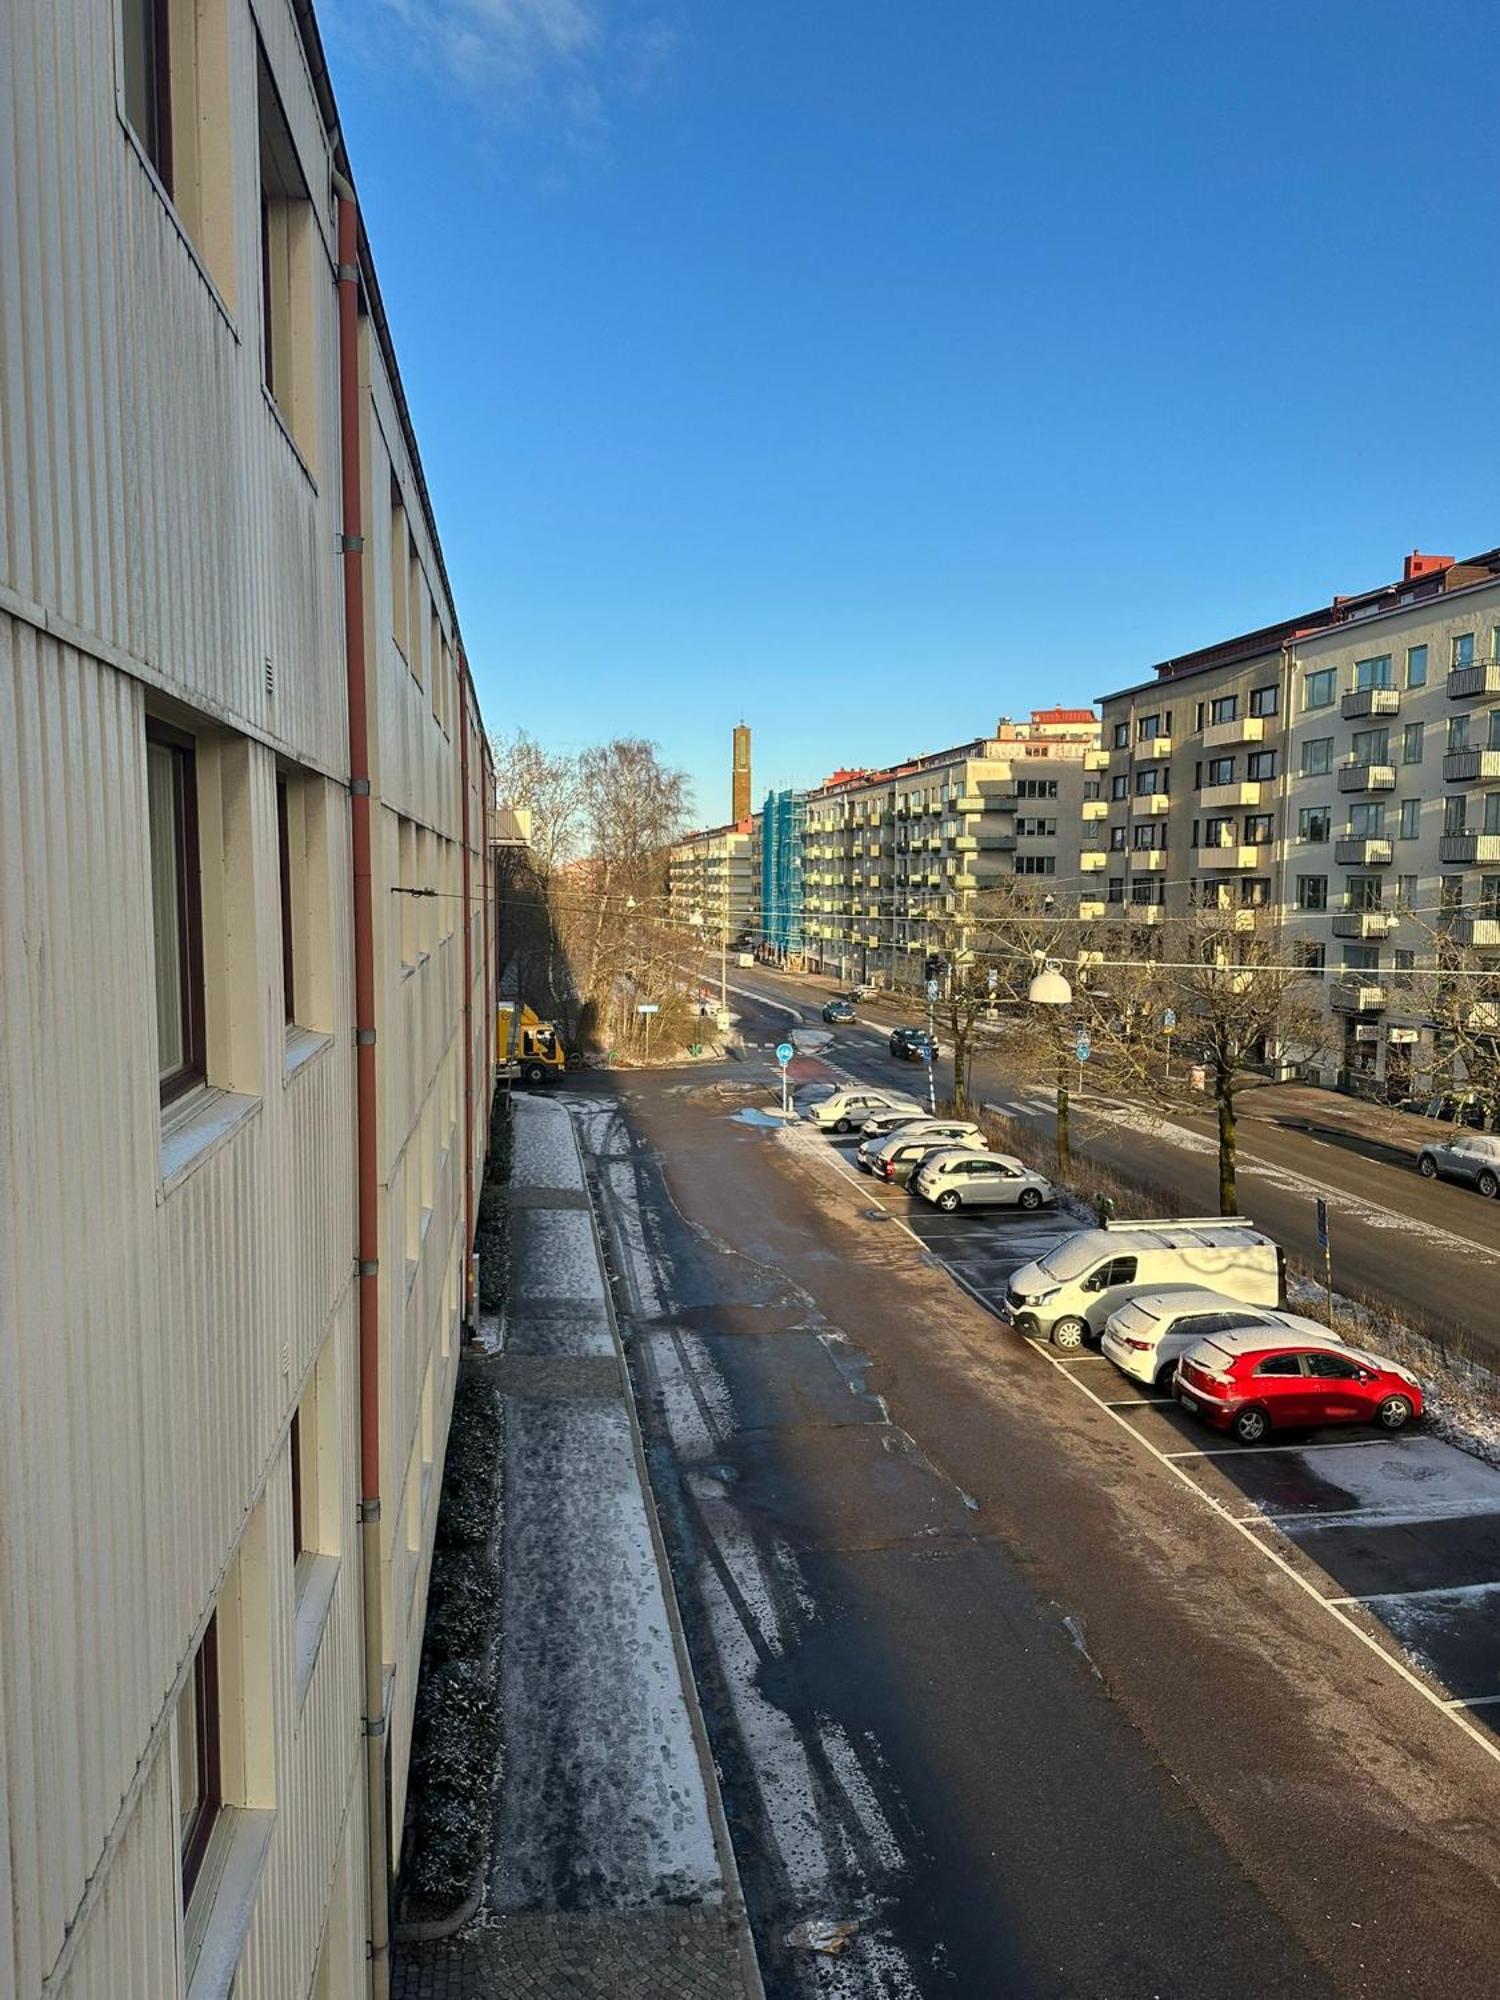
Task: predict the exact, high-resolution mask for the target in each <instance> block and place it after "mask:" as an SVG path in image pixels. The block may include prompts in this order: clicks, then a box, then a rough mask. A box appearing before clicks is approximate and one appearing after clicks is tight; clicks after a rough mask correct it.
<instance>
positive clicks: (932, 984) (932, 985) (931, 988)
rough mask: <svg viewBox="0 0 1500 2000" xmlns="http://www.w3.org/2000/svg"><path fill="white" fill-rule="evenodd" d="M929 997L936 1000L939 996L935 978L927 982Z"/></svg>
mask: <svg viewBox="0 0 1500 2000" xmlns="http://www.w3.org/2000/svg"><path fill="white" fill-rule="evenodd" d="M927 997H928V999H929V1000H936V998H937V997H938V983H937V981H936V980H935V979H929V980H928V982H927Z"/></svg>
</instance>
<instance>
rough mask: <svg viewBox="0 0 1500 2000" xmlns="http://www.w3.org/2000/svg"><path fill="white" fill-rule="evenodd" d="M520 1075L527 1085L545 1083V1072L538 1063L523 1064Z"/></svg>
mask: <svg viewBox="0 0 1500 2000" xmlns="http://www.w3.org/2000/svg"><path fill="white" fill-rule="evenodd" d="M521 1074H522V1076H523V1077H524V1078H525V1079H526V1081H527V1082H528V1083H545V1082H546V1081H547V1072H546V1070H545V1069H544V1068H543V1067H542V1065H541V1064H540V1063H527V1064H525V1065H524V1067H523V1068H522V1070H521Z"/></svg>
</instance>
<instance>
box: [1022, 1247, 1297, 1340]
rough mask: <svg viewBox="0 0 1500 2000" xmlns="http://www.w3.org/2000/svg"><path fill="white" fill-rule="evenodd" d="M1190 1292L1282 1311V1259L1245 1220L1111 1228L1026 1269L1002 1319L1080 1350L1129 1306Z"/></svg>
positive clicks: (1060, 1250)
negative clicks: (1141, 1298) (1154, 1295)
mask: <svg viewBox="0 0 1500 2000" xmlns="http://www.w3.org/2000/svg"><path fill="white" fill-rule="evenodd" d="M1187 1286H1193V1287H1195V1288H1198V1287H1202V1288H1205V1289H1207V1290H1209V1291H1214V1292H1225V1293H1227V1294H1228V1296H1229V1297H1230V1298H1232V1299H1242V1300H1243V1301H1244V1302H1245V1304H1246V1305H1252V1306H1276V1305H1280V1304H1282V1302H1283V1301H1284V1299H1285V1297H1286V1260H1285V1259H1284V1257H1283V1256H1282V1254H1281V1251H1280V1249H1279V1248H1278V1247H1277V1245H1276V1244H1274V1243H1273V1242H1272V1241H1271V1239H1270V1237H1269V1236H1264V1235H1262V1234H1261V1232H1260V1231H1259V1230H1258V1229H1257V1228H1256V1227H1255V1224H1254V1223H1253V1222H1250V1221H1249V1220H1247V1219H1246V1218H1245V1217H1243V1216H1237V1215H1202V1216H1188V1217H1186V1218H1184V1219H1183V1220H1182V1221H1180V1222H1179V1221H1176V1220H1174V1219H1171V1218H1164V1219H1162V1220H1161V1221H1151V1222H1112V1223H1109V1224H1107V1225H1106V1226H1105V1227H1104V1228H1103V1229H1080V1230H1079V1231H1078V1233H1077V1234H1076V1235H1074V1236H1065V1237H1064V1238H1063V1240H1062V1242H1061V1243H1059V1244H1058V1246H1057V1248H1056V1249H1055V1250H1049V1251H1048V1252H1047V1255H1046V1256H1045V1257H1043V1258H1040V1259H1039V1260H1038V1261H1037V1262H1036V1263H1035V1264H1023V1265H1022V1266H1021V1268H1020V1270H1019V1271H1017V1272H1016V1273H1015V1274H1014V1276H1013V1277H1012V1278H1011V1281H1010V1285H1009V1287H1008V1289H1007V1291H1006V1294H1005V1317H1006V1318H1007V1319H1008V1320H1009V1321H1010V1323H1011V1325H1012V1326H1014V1327H1015V1328H1017V1330H1018V1331H1019V1332H1021V1333H1028V1334H1033V1335H1035V1336H1036V1337H1037V1338H1039V1339H1046V1338H1048V1337H1050V1338H1051V1340H1052V1343H1053V1345H1054V1346H1056V1347H1069V1348H1075V1347H1082V1345H1083V1343H1084V1342H1085V1341H1086V1340H1089V1339H1091V1338H1093V1337H1094V1336H1096V1335H1098V1334H1099V1333H1101V1332H1102V1331H1103V1329H1104V1322H1105V1321H1106V1320H1107V1319H1108V1318H1109V1316H1110V1314H1111V1313H1112V1312H1114V1311H1116V1310H1117V1309H1118V1308H1119V1307H1120V1306H1122V1305H1124V1304H1125V1302H1126V1300H1127V1299H1132V1298H1135V1297H1137V1296H1138V1295H1139V1294H1140V1293H1142V1292H1169V1291H1180V1290H1182V1289H1183V1288H1184V1287H1187Z"/></svg>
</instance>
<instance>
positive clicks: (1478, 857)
mask: <svg viewBox="0 0 1500 2000" xmlns="http://www.w3.org/2000/svg"><path fill="white" fill-rule="evenodd" d="M1438 860H1439V861H1443V862H1447V863H1448V864H1449V865H1450V866H1451V865H1454V864H1457V865H1459V866H1461V867H1468V866H1472V865H1473V863H1474V862H1476V861H1500V833H1445V834H1444V835H1443V836H1442V838H1441V839H1440V840H1439V841H1438Z"/></svg>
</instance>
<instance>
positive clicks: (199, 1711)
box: [179, 1612, 224, 1909]
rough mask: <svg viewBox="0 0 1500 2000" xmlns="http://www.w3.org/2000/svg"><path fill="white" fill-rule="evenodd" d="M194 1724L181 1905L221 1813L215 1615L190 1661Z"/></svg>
mask: <svg viewBox="0 0 1500 2000" xmlns="http://www.w3.org/2000/svg"><path fill="white" fill-rule="evenodd" d="M192 1671H193V1687H194V1695H195V1700H194V1703H193V1720H194V1723H195V1726H196V1729H197V1744H196V1750H197V1762H198V1774H199V1786H198V1803H197V1805H196V1806H195V1807H194V1809H193V1812H192V1816H191V1818H190V1819H189V1820H188V1821H187V1823H186V1825H185V1827H184V1828H183V1829H182V1833H181V1838H180V1846H179V1852H180V1858H181V1863H182V1905H183V1908H184V1909H186V1908H187V1906H188V1904H189V1903H190V1902H191V1901H192V1896H193V1889H194V1886H195V1885H196V1883H197V1880H198V1876H199V1873H200V1872H201V1870H202V1867H203V1857H204V1856H205V1855H206V1854H207V1852H208V1843H209V1841H210V1840H211V1839H212V1838H213V1830H214V1826H215V1823H216V1822H217V1820H218V1817H219V1814H220V1813H221V1812H222V1811H223V1809H224V1765H223V1743H222V1740H221V1736H220V1726H219V1725H220V1718H219V1632H218V1613H217V1612H215V1613H214V1615H213V1617H211V1618H210V1619H209V1621H208V1624H207V1626H206V1627H205V1629H204V1633H203V1638H202V1640H201V1641H200V1643H199V1646H198V1651H197V1654H196V1655H195V1657H194V1660H193V1669H192Z"/></svg>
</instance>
